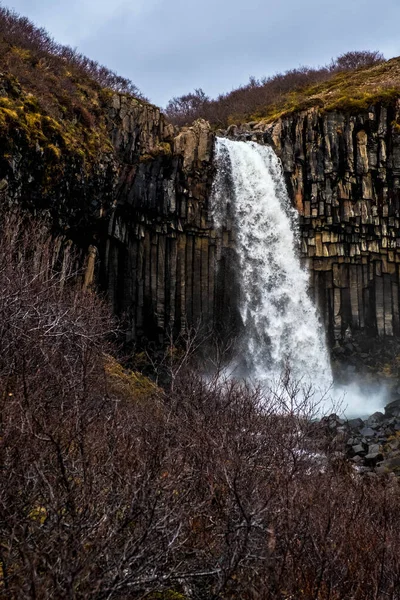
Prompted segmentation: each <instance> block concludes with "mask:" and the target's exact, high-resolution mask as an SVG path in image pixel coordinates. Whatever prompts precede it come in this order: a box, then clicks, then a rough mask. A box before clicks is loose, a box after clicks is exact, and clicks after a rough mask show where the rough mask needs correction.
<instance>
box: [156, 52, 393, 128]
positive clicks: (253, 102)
mask: <svg viewBox="0 0 400 600" xmlns="http://www.w3.org/2000/svg"><path fill="white" fill-rule="evenodd" d="M399 90H400V61H399V59H392V60H388V61H386V60H385V59H384V57H383V55H382V54H381V53H380V52H378V51H369V50H365V51H352V52H346V53H345V54H341V55H340V56H338V57H337V58H336V59H334V60H332V61H331V62H330V64H328V65H325V66H322V67H318V68H313V67H306V66H303V67H299V68H297V69H290V70H288V71H286V72H285V73H277V74H275V75H272V76H270V77H264V78H262V79H256V78H255V77H250V79H249V82H248V83H247V84H246V85H243V86H240V87H239V88H237V89H235V90H233V91H231V92H227V93H224V94H220V95H219V96H218V97H217V98H215V99H212V98H209V97H208V96H207V95H206V94H205V93H204V91H203V90H202V89H196V90H194V92H191V93H189V94H184V95H183V96H179V97H175V98H172V99H171V100H170V101H169V103H168V104H167V106H166V109H165V113H166V115H167V117H168V118H169V119H170V120H171V121H172V122H173V123H175V124H176V125H180V126H181V125H187V124H189V123H191V122H192V121H194V120H195V119H198V118H203V119H207V120H208V121H210V123H212V125H213V126H214V127H215V128H221V127H222V128H226V127H228V126H229V125H232V124H235V123H243V122H246V121H261V120H263V121H266V122H269V121H274V120H275V119H278V118H279V117H282V116H284V115H287V114H290V113H292V112H294V111H296V110H303V109H307V108H311V107H313V106H316V107H319V108H321V109H323V110H333V109H337V110H344V111H348V110H352V109H353V110H354V109H358V110H360V109H366V108H368V106H369V105H370V104H372V103H374V102H377V101H379V100H380V101H388V100H391V99H393V97H395V96H396V95H398V93H399Z"/></svg>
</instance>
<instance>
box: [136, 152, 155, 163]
mask: <svg viewBox="0 0 400 600" xmlns="http://www.w3.org/2000/svg"><path fill="white" fill-rule="evenodd" d="M152 160H154V156H152V155H151V154H141V155H140V158H139V162H141V163H148V162H151V161H152Z"/></svg>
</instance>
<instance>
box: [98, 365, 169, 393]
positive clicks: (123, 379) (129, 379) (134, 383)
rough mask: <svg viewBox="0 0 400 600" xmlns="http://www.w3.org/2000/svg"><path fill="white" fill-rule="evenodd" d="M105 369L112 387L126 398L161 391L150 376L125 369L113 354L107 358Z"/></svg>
mask: <svg viewBox="0 0 400 600" xmlns="http://www.w3.org/2000/svg"><path fill="white" fill-rule="evenodd" d="M105 370H106V374H107V376H108V377H109V380H110V383H111V386H112V389H114V391H115V392H117V393H118V394H119V395H122V396H123V397H125V398H132V399H135V398H136V399H145V398H148V397H150V396H152V395H153V394H154V393H156V392H158V391H159V388H158V387H157V386H156V385H155V384H154V383H153V382H152V381H151V380H150V379H149V378H148V377H145V376H144V375H142V373H139V372H138V371H131V370H129V369H125V368H124V367H123V366H122V365H121V364H120V363H119V362H118V361H116V360H115V359H114V358H113V357H111V356H108V357H107V358H106V363H105Z"/></svg>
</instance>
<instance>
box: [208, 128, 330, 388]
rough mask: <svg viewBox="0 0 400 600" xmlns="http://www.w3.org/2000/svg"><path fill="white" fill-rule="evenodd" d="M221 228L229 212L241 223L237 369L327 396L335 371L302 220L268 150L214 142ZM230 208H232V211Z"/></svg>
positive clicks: (217, 217)
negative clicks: (305, 262)
mask: <svg viewBox="0 0 400 600" xmlns="http://www.w3.org/2000/svg"><path fill="white" fill-rule="evenodd" d="M216 153H217V162H218V172H217V176H216V180H215V183H214V190H213V205H214V217H215V220H216V224H217V225H218V224H219V225H220V226H222V225H223V221H224V216H225V215H226V212H227V210H230V211H231V215H232V218H233V220H234V223H235V233H236V249H237V254H238V259H239V263H240V276H239V280H240V288H241V289H240V296H241V298H240V312H241V317H242V321H243V325H244V328H243V336H242V340H241V348H240V357H238V364H239V365H240V366H241V367H242V369H243V368H244V369H245V370H246V373H247V374H248V375H250V376H251V377H252V378H253V379H255V380H257V381H261V382H271V380H276V379H277V378H279V377H280V376H281V375H282V374H283V373H284V372H289V373H290V376H291V378H292V379H293V380H296V381H301V382H302V383H304V384H305V386H307V385H308V384H309V383H312V385H313V388H314V389H318V390H319V391H322V392H326V391H327V390H328V389H329V388H330V386H331V385H332V372H331V367H330V362H329V356H328V351H327V347H326V343H325V334H324V330H323V327H322V325H321V323H320V322H319V319H318V315H317V311H316V308H315V306H314V304H313V302H312V300H311V298H310V297H309V295H308V292H307V288H308V279H309V276H308V273H307V272H306V271H305V270H304V269H303V268H302V267H301V264H300V260H299V257H298V251H297V246H298V243H299V229H298V215H297V211H296V210H295V209H293V208H292V207H291V203H290V200H289V198H288V195H287V192H286V187H285V182H284V178H283V172H282V167H281V163H280V161H279V159H278V157H277V156H276V154H275V153H274V152H273V150H272V149H271V148H269V147H267V146H261V145H259V144H256V143H254V142H237V141H231V140H228V139H225V138H218V139H217V141H216ZM227 204H228V208H227Z"/></svg>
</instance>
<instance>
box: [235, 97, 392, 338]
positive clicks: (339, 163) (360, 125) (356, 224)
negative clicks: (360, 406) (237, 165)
mask: <svg viewBox="0 0 400 600" xmlns="http://www.w3.org/2000/svg"><path fill="white" fill-rule="evenodd" d="M399 123H400V102H399V101H397V102H394V103H391V104H390V105H387V106H384V105H383V104H381V103H377V104H376V105H374V106H371V107H370V109H369V110H368V111H367V112H361V113H358V114H356V115H352V114H344V113H339V112H326V113H321V111H320V110H318V109H315V108H314V109H311V110H309V111H306V112H301V113H298V114H294V115H292V116H288V117H287V118H283V119H281V120H279V121H277V122H276V123H273V124H270V125H265V124H254V123H253V124H250V125H249V126H243V127H241V128H238V127H234V126H231V128H230V129H229V130H228V134H229V135H230V136H233V137H236V138H239V139H241V138H242V139H243V138H245V139H254V140H257V141H259V142H261V143H268V144H271V145H272V146H273V147H274V148H275V150H276V152H277V153H278V155H279V156H280V158H281V160H282V163H283V168H284V171H285V175H286V179H287V184H288V187H289V190H290V193H291V196H292V199H293V202H294V203H295V205H296V207H297V209H298V211H299V213H300V215H301V238H302V240H301V254H302V258H303V260H304V261H305V263H306V264H307V266H308V267H309V269H310V271H311V275H312V281H311V286H312V288H314V292H315V295H316V297H317V300H318V302H319V304H320V307H321V310H322V313H323V315H324V318H325V322H326V325H327V328H328V331H329V332H330V334H331V339H332V340H333V338H335V339H341V340H343V339H344V338H345V334H346V331H347V332H349V331H351V332H353V333H355V332H364V333H365V334H366V335H367V336H372V337H373V336H376V335H378V336H384V335H385V336H398V335H399V333H400V321H399V264H400V253H399V247H400V236H399V223H400V221H399V217H400V212H399V192H400V125H399Z"/></svg>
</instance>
